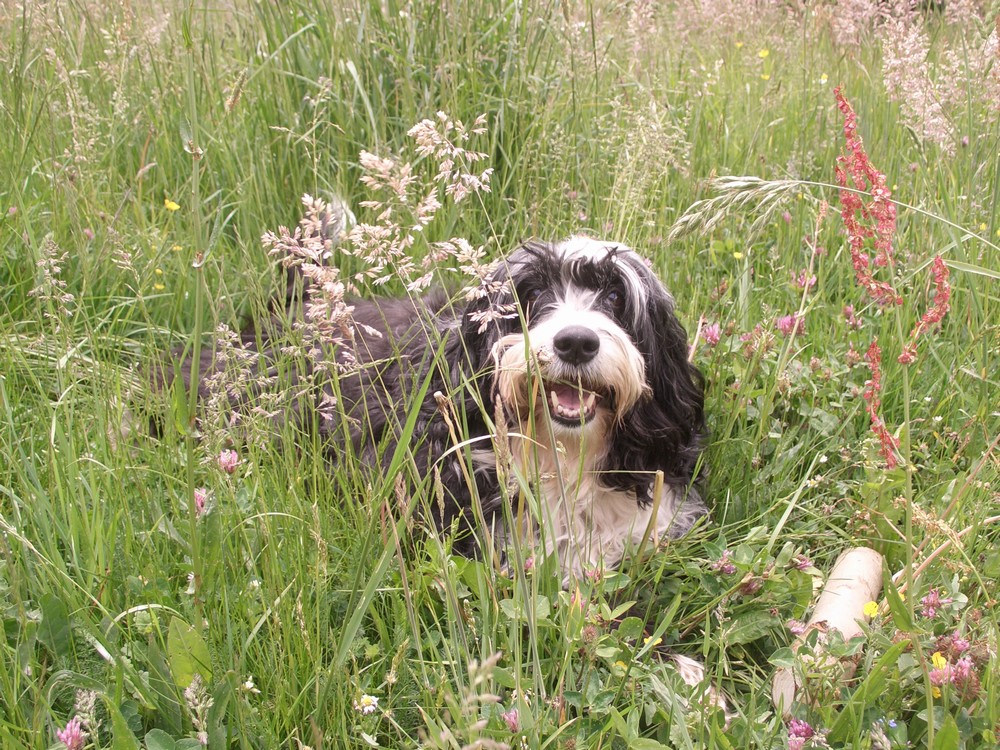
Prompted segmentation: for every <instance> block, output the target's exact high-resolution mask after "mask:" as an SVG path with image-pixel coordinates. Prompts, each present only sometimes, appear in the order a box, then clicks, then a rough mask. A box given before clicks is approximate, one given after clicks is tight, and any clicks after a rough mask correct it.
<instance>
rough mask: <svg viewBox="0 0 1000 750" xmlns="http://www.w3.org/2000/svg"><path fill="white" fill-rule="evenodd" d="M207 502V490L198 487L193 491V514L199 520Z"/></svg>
mask: <svg viewBox="0 0 1000 750" xmlns="http://www.w3.org/2000/svg"><path fill="white" fill-rule="evenodd" d="M207 502H208V490H206V489H205V488H204V487H198V488H196V489H195V491H194V512H195V516H197V517H198V518H201V516H202V515H204V513H205V504H206V503H207Z"/></svg>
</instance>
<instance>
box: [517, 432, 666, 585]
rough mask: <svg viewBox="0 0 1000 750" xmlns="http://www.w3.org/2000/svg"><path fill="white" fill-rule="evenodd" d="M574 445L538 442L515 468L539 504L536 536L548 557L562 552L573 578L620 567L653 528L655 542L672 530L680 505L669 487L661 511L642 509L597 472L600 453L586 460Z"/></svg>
mask: <svg viewBox="0 0 1000 750" xmlns="http://www.w3.org/2000/svg"><path fill="white" fill-rule="evenodd" d="M574 447H575V446H573V445H572V444H570V446H566V445H563V444H559V443H557V447H556V449H555V450H553V449H551V448H548V447H545V448H542V447H539V446H538V445H537V444H536V445H535V449H534V450H532V451H528V452H527V453H526V454H521V455H520V456H519V455H518V454H519V453H520V451H518V450H516V449H515V450H514V451H513V459H514V461H513V463H514V469H515V471H517V472H518V474H519V475H520V477H521V478H522V480H524V481H525V483H527V484H530V486H531V488H532V490H533V491H532V495H533V497H534V499H535V501H536V503H537V506H536V507H535V508H534V511H535V512H534V515H535V516H536V521H537V523H535V524H534V525H533V528H532V532H533V533H534V534H535V535H536V538H537V539H538V541H540V542H541V544H542V546H543V548H544V550H545V552H546V554H552V553H553V552H554V553H556V554H558V556H559V564H560V567H561V568H562V570H563V573H564V575H565V576H566V578H567V579H569V578H581V577H583V576H585V575H586V574H587V573H588V572H591V571H600V570H605V569H611V568H614V567H616V566H617V565H618V563H620V562H621V560H622V558H623V557H624V555H625V552H626V550H627V549H629V548H635V547H638V545H639V544H641V543H642V540H643V538H644V537H645V536H646V531H647V529H650V533H649V539H650V541H651V542H652V543H653V544H655V543H656V542H657V541H658V540H659V539H660V538H661V537H662V536H663V535H664V534H665V533H667V531H668V529H669V528H670V524H671V521H672V520H673V516H674V513H675V510H676V506H677V498H676V495H675V492H674V491H673V490H672V489H671V488H669V487H664V489H663V494H664V497H663V498H662V500H661V502H660V503H659V504H658V505H659V507H658V508H657V507H656V506H657V504H656V503H651V504H645V507H641V506H640V505H639V502H638V500H637V499H636V496H635V493H634V492H632V491H622V490H615V489H611V488H609V487H606V486H604V485H603V484H602V483H601V482H600V481H599V474H598V472H597V471H596V470H595V468H594V465H595V464H596V463H598V461H597V460H595V458H594V456H595V452H592V451H587V452H585V455H584V457H583V458H581V457H580V455H579V453H578V451H577V450H573V448H574ZM602 453H603V451H597V452H596V455H597V456H598V457H599V456H600V455H601V454H602ZM654 512H655V513H656V517H655V519H654V518H653V513H654Z"/></svg>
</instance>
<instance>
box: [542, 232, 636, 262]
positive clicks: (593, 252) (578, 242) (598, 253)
mask: <svg viewBox="0 0 1000 750" xmlns="http://www.w3.org/2000/svg"><path fill="white" fill-rule="evenodd" d="M611 250H615V251H616V252H619V253H631V252H633V250H632V248H630V247H629V246H628V245H623V244H621V243H619V242H608V241H607V240H595V239H593V238H592V237H583V236H581V235H576V236H574V237H570V238H569V239H566V240H563V241H562V242H560V243H559V244H558V245H556V252H558V253H559V254H560V255H562V257H563V258H566V259H567V260H575V259H577V258H580V259H586V260H593V261H600V260H604V259H605V258H606V257H608V252H609V251H611Z"/></svg>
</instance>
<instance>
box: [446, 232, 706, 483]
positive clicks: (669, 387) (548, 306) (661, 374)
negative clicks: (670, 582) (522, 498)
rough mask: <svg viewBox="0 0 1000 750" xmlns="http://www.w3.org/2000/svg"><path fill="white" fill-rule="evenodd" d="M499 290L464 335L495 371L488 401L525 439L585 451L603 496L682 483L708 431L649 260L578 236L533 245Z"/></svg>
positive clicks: (697, 382) (683, 338)
mask: <svg viewBox="0 0 1000 750" xmlns="http://www.w3.org/2000/svg"><path fill="white" fill-rule="evenodd" d="M496 281H506V283H505V284H503V285H502V286H497V285H493V286H492V288H494V289H499V291H496V292H495V293H493V294H491V295H489V296H487V297H485V298H483V299H481V300H478V301H477V302H476V303H474V304H473V305H472V306H471V307H470V309H469V311H467V314H466V320H465V327H464V332H463V339H464V341H465V344H466V346H467V347H468V348H469V350H470V351H469V354H470V356H471V357H472V358H473V360H474V363H475V364H476V365H477V366H478V367H480V368H481V369H485V370H489V371H490V372H491V378H490V380H491V382H490V386H491V387H490V390H489V395H488V397H489V398H490V399H499V401H500V402H501V403H502V405H503V408H504V412H505V413H506V414H507V415H508V417H509V418H510V420H511V421H512V422H513V423H515V424H517V425H519V426H520V427H522V428H527V430H526V431H527V432H528V433H529V434H532V435H552V436H553V437H554V438H555V439H556V440H557V441H559V442H561V443H563V444H564V445H569V444H573V445H580V446H583V450H584V452H585V453H586V454H587V455H588V456H589V457H590V458H592V459H593V465H594V466H595V468H598V469H599V470H600V471H601V481H602V482H603V483H604V484H605V485H607V486H611V487H617V488H622V489H634V490H635V491H636V493H637V496H638V497H639V499H640V501H643V500H645V499H647V498H648V491H649V487H650V485H651V484H652V482H653V472H655V471H656V470H657V469H660V470H663V472H664V474H665V476H666V479H667V480H668V481H669V482H671V483H673V484H675V485H677V484H687V483H688V482H689V481H690V480H691V478H692V474H693V472H694V469H695V463H696V461H697V456H698V453H699V449H700V447H699V439H700V436H701V433H702V431H703V427H704V419H703V410H702V408H703V393H702V381H701V376H700V374H699V373H698V371H697V370H695V369H694V368H693V367H692V366H691V365H690V364H689V363H688V361H687V335H686V333H685V331H684V328H683V327H682V326H681V324H680V323H679V321H678V320H677V318H676V316H675V315H674V301H673V298H672V297H671V296H670V294H669V292H667V290H666V289H665V288H664V286H663V284H662V283H661V282H660V280H659V279H658V278H657V277H656V276H655V274H654V273H653V272H652V271H651V270H650V268H649V266H648V265H647V263H646V262H645V260H644V259H643V258H641V257H640V256H639V255H638V254H636V253H635V252H634V251H633V250H631V249H630V248H628V247H626V246H625V245H620V244H615V243H610V242H602V241H598V240H593V239H589V238H585V237H574V238H571V239H569V240H566V241H564V242H561V243H558V244H555V245H552V244H545V243H539V242H530V243H527V244H525V245H523V246H522V247H521V248H519V249H518V250H517V251H516V252H515V253H513V254H512V255H511V256H510V257H509V258H508V259H507V261H506V263H504V264H503V265H502V266H501V267H500V268H499V270H498V271H497V273H496V276H495V278H494V282H496ZM511 310H515V311H516V312H514V313H511V312H510V311H511ZM491 311H492V312H494V313H496V312H497V311H504V312H505V313H506V314H503V315H500V314H494V315H492V316H491V315H489V313H490V312H491ZM484 313H485V317H486V318H488V319H489V318H492V321H491V322H490V323H489V324H488V325H487V326H486V327H485V328H484V327H483V326H482V324H481V323H480V322H479V321H481V320H483V319H484Z"/></svg>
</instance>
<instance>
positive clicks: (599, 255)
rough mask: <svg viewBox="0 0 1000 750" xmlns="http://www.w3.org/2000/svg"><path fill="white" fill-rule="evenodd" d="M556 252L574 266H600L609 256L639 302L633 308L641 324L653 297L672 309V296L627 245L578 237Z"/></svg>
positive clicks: (639, 256)
mask: <svg viewBox="0 0 1000 750" xmlns="http://www.w3.org/2000/svg"><path fill="white" fill-rule="evenodd" d="M555 252H556V253H557V254H558V255H559V256H560V257H561V259H562V261H563V262H568V263H571V264H572V263H578V262H593V263H600V262H602V261H604V260H606V259H607V258H608V257H609V255H610V256H611V258H612V259H613V260H614V263H615V266H616V267H617V268H618V271H619V273H620V274H621V279H622V281H623V282H624V283H625V286H626V289H627V291H628V293H629V294H630V295H631V296H632V299H633V300H635V302H636V304H635V306H634V308H633V309H634V310H635V316H636V321H638V320H639V318H640V316H641V310H642V309H643V308H644V307H645V305H646V300H647V299H648V298H649V296H650V294H657V293H662V294H664V295H666V297H667V300H668V303H669V304H670V305H673V296H672V295H671V294H670V292H668V291H667V290H666V289H665V288H664V287H663V285H662V284H661V283H660V281H659V279H657V278H656V276H655V274H654V273H653V272H652V270H651V269H650V268H649V263H648V261H647V260H646V259H645V258H643V257H642V256H641V255H639V254H638V253H637V252H635V250H633V249H632V248H630V247H629V246H628V245H625V244H622V243H620V242H611V241H608V240H595V239H593V238H591V237H583V236H580V235H577V236H574V237H570V238H569V239H566V240H563V241H562V242H560V243H558V244H557V245H556V246H555ZM654 290H655V291H654Z"/></svg>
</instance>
